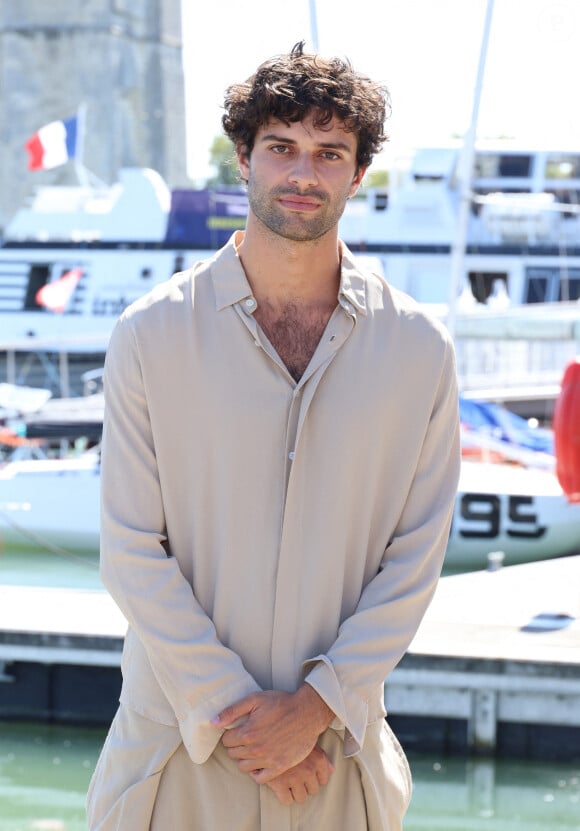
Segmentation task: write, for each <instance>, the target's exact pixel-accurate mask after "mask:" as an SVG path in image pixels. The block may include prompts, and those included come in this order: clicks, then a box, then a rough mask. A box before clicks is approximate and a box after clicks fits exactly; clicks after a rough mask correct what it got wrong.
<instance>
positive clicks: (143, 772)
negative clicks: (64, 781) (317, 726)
mask: <svg viewBox="0 0 580 831" xmlns="http://www.w3.org/2000/svg"><path fill="white" fill-rule="evenodd" d="M319 743H320V745H321V747H323V749H324V750H325V752H326V753H327V755H328V756H329V758H330V759H331V761H332V763H333V765H334V767H335V770H334V772H333V774H332V776H331V777H330V781H329V783H328V784H327V785H326V786H325V787H323V788H321V790H320V791H319V793H318V794H316V795H314V796H311V797H309V798H308V800H307V801H306V802H305V803H303V804H302V805H299V804H297V803H294V804H293V805H291V806H284V805H281V804H280V803H279V802H278V800H277V799H276V797H275V796H274V794H273V793H272V791H271V790H270V788H268V787H267V786H266V785H262V786H260V785H257V784H256V783H255V782H253V780H252V779H250V778H249V777H248V776H247V775H245V774H243V773H241V772H240V771H239V770H238V768H237V766H236V765H235V763H234V762H233V761H232V760H231V759H230V758H229V756H228V755H227V753H226V752H225V750H224V748H223V747H222V745H221V744H218V745H217V747H216V750H215V751H214V753H213V754H212V756H211V757H210V758H209V759H208V761H207V762H205V763H204V764H202V765H197V764H195V763H193V762H192V761H191V759H190V758H189V756H188V754H187V751H186V750H185V748H184V746H183V744H182V743H181V737H180V734H179V731H178V730H177V728H173V727H168V726H166V725H162V724H157V723H155V722H152V721H149V719H145V718H143V717H142V716H140V715H138V714H137V713H135V712H133V711H131V710H129V709H128V708H126V707H124V706H123V705H121V707H120V708H119V710H118V712H117V714H116V716H115V719H114V720H113V723H112V725H111V729H110V731H109V735H108V736H107V739H106V742H105V745H104V747H103V751H102V753H101V755H100V757H99V760H98V762H97V766H96V769H95V772H94V774H93V777H92V780H91V784H90V787H89V791H88V795H87V818H88V828H89V831H342V830H343V829H344V831H369V829H371V828H374V827H376V826H375V824H374V823H372V822H371V823H370V824H369V817H368V814H367V805H366V798H365V793H364V791H363V786H362V783H361V773H360V768H359V765H358V764H357V763H356V761H355V760H354V759H353V758H345V757H344V755H343V752H342V740H341V738H340V737H339V736H338V735H337V734H336V733H335V732H334V731H333V730H327V731H326V732H325V733H324V734H323V735H322V736H321V737H320V741H319ZM409 785H410V783H409ZM409 796H410V791H409V793H408V794H406V795H405V796H404V798H403V799H402V800H401V799H400V798H398V799H397V804H396V805H395V804H393V810H392V811H389V815H390V816H389V818H388V819H387V818H385V822H384V824H383V822H381V823H380V826H381V827H382V828H383V827H384V828H388V831H400V829H401V827H402V824H401V820H402V813H404V810H405V809H406V805H407V803H408V798H409ZM391 814H392V816H391Z"/></svg>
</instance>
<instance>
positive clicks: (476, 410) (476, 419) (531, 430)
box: [459, 396, 554, 454]
mask: <svg viewBox="0 0 580 831" xmlns="http://www.w3.org/2000/svg"><path fill="white" fill-rule="evenodd" d="M459 418H460V420H461V423H462V424H463V425H464V426H465V427H467V428H468V429H469V430H472V431H473V432H475V433H482V434H483V435H486V436H489V437H490V438H493V439H496V440H498V441H503V442H505V443H506V444H511V445H517V446H518V447H522V448H525V449H527V450H536V451H539V452H541V453H551V454H553V453H554V436H553V433H552V431H551V430H546V429H544V428H542V427H530V425H529V424H528V422H527V421H526V419H525V418H522V417H521V416H519V415H517V413H512V412H511V410H507V409H506V408H505V407H502V406H500V405H499V404H493V403H490V402H483V401H472V400H470V399H466V398H463V396H459Z"/></svg>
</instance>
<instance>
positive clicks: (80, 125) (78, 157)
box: [75, 101, 90, 188]
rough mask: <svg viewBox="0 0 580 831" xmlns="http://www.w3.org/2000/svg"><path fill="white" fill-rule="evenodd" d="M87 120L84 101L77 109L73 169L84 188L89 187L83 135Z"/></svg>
mask: <svg viewBox="0 0 580 831" xmlns="http://www.w3.org/2000/svg"><path fill="white" fill-rule="evenodd" d="M86 121H87V105H86V104H85V102H84V101H83V102H81V104H79V108H78V110H77V140H76V144H75V170H76V174H77V178H78V180H79V182H80V184H81V185H82V186H83V187H84V188H88V187H90V181H89V176H88V171H87V169H86V167H85V165H84V162H83V158H84V154H85V135H86Z"/></svg>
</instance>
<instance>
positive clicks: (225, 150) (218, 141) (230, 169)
mask: <svg viewBox="0 0 580 831" xmlns="http://www.w3.org/2000/svg"><path fill="white" fill-rule="evenodd" d="M209 163H210V165H211V167H213V168H214V170H215V175H214V176H212V177H211V178H210V179H208V182H207V184H208V186H210V187H211V186H216V185H239V184H240V177H239V173H238V165H237V162H236V155H235V152H234V146H233V144H232V143H231V141H230V140H229V138H228V137H227V136H216V137H215V138H214V140H213V142H212V144H211V147H210V149H209Z"/></svg>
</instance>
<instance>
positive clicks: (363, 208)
mask: <svg viewBox="0 0 580 831" xmlns="http://www.w3.org/2000/svg"><path fill="white" fill-rule="evenodd" d="M461 154H462V146H461V145H459V144H458V145H457V146H455V147H451V146H448V147H432V148H428V147H427V148H420V149H418V150H417V151H416V152H415V153H414V155H413V156H412V158H411V159H410V160H408V161H407V163H406V165H405V167H404V169H403V170H401V171H397V170H393V171H391V175H390V182H389V188H388V190H385V189H382V190H381V189H375V190H370V191H366V192H365V191H364V190H363V191H362V193H363V194H364V196H362V197H361V198H355V199H351V200H350V202H349V204H348V207H347V211H346V212H345V215H344V217H343V219H342V221H341V225H340V231H341V235H342V237H343V239H344V240H345V241H346V242H348V244H349V246H350V247H351V248H352V250H353V251H364V252H366V253H367V254H372V255H374V256H376V257H377V258H378V259H379V260H380V263H381V266H382V269H383V271H384V274H385V276H386V278H387V280H388V281H389V282H390V283H391V284H392V285H394V286H397V287H399V288H401V289H402V290H403V291H406V292H407V293H409V294H410V295H411V296H413V297H415V298H416V299H417V300H419V301H420V302H423V303H433V304H448V303H449V302H450V300H451V299H453V298H450V289H451V286H450V273H451V265H452V263H451V255H452V247H453V245H454V243H455V241H456V234H457V224H458V217H459V209H460V201H461V198H462V192H461V186H462V179H461V175H460V163H461V161H462V156H461ZM468 180H469V188H470V198H471V203H470V205H471V207H470V212H469V217H468V222H467V227H466V230H465V241H464V243H463V242H462V251H461V259H462V274H461V275H460V279H459V286H458V291H459V294H458V296H457V298H456V301H457V304H458V307H457V311H458V312H459V311H472V310H473V309H474V308H475V307H476V306H477V305H478V303H479V305H480V307H481V306H482V305H486V306H488V307H490V308H494V309H496V310H500V309H505V308H506V307H508V306H510V305H511V306H514V305H516V306H517V305H522V304H537V303H554V302H559V301H576V300H578V298H579V297H580V152H579V151H578V148H575V149H568V150H567V149H558V148H552V149H530V148H526V147H522V146H521V145H520V146H514V145H513V144H511V143H510V142H509V141H503V142H502V141H497V142H495V143H490V142H487V143H486V142H478V143H477V144H476V146H475V150H474V163H473V171H472V173H471V175H470V176H469V177H468Z"/></svg>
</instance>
